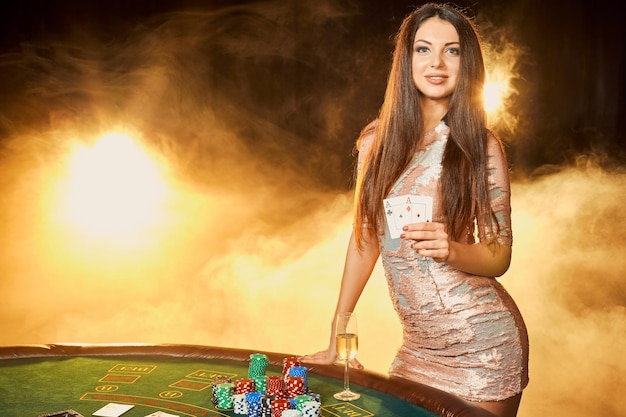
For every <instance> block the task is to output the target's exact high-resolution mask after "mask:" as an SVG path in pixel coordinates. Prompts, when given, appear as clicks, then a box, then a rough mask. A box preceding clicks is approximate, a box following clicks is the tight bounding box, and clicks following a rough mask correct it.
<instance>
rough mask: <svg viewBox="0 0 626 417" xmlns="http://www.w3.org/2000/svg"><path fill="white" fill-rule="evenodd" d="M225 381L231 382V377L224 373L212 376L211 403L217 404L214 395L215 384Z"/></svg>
mask: <svg viewBox="0 0 626 417" xmlns="http://www.w3.org/2000/svg"><path fill="white" fill-rule="evenodd" d="M227 382H231V379H230V378H229V377H227V376H225V375H220V376H216V377H215V378H213V381H212V382H211V402H212V403H213V405H216V404H217V396H216V395H215V388H216V386H217V385H219V384H223V383H227Z"/></svg>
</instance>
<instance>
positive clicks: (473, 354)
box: [359, 122, 528, 401]
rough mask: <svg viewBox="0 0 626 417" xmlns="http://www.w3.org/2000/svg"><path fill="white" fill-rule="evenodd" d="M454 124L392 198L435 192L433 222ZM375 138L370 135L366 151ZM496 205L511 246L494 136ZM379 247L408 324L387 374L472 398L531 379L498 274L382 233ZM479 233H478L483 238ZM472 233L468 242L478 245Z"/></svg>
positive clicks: (515, 314)
mask: <svg viewBox="0 0 626 417" xmlns="http://www.w3.org/2000/svg"><path fill="white" fill-rule="evenodd" d="M449 131H450V130H449V127H448V126H447V125H446V124H445V123H444V122H441V123H440V124H439V125H438V126H437V127H436V128H434V129H433V130H431V131H430V132H428V133H427V134H426V136H425V138H424V144H423V146H422V148H421V149H419V150H418V151H417V152H416V154H415V157H414V158H413V160H412V162H411V164H410V166H409V167H408V168H407V169H406V171H405V172H404V173H403V174H402V176H401V177H400V178H399V179H398V181H397V182H396V184H395V185H394V187H393V189H392V192H391V194H390V195H389V197H394V196H400V195H405V194H415V195H427V196H432V197H433V202H434V203H433V221H441V216H442V213H441V210H440V208H439V207H438V188H439V177H440V173H441V161H442V157H443V151H444V148H445V145H446V142H447V139H448V134H449ZM371 140H372V137H371V136H370V137H367V136H366V137H364V138H363V140H362V141H361V144H360V149H359V151H360V152H359V155H360V157H359V169H360V167H361V165H362V162H363V161H362V159H363V158H362V156H364V155H365V154H366V152H367V151H368V150H369V147H370V146H371ZM488 153H489V157H488V164H489V167H488V168H489V191H490V198H491V206H492V208H493V210H494V212H495V214H496V217H497V219H498V222H499V223H500V227H501V229H502V230H501V232H500V234H499V236H498V240H499V241H500V242H501V243H503V244H508V245H511V243H512V233H511V221H510V212H511V209H510V185H509V178H508V166H507V164H506V159H505V158H504V155H503V152H502V150H501V148H500V144H499V143H498V142H497V140H496V139H495V138H493V137H490V138H489V141H488ZM381 233H382V234H381V236H380V239H379V241H380V253H381V259H382V264H383V267H384V270H385V276H386V278H387V283H388V285H389V293H390V296H391V299H392V301H393V305H394V307H395V309H396V311H397V313H398V317H399V318H400V321H401V323H402V329H403V343H402V346H401V347H400V348H399V350H398V353H397V355H396V357H395V359H394V361H393V363H392V365H391V368H390V370H389V374H390V375H393V376H398V377H402V378H405V379H409V380H413V381H417V382H420V383H423V384H426V385H429V386H432V387H435V388H438V389H441V390H443V391H446V392H449V393H453V394H456V395H458V396H460V397H462V398H465V399H467V400H470V401H498V400H503V399H506V398H509V397H512V396H514V395H516V394H518V393H520V392H521V391H522V389H523V388H524V387H525V386H526V385H527V384H528V335H527V332H526V327H525V325H524V321H523V319H522V316H521V314H520V312H519V310H518V308H517V306H516V305H515V302H514V301H513V299H512V298H511V296H510V295H509V294H508V293H507V291H506V290H505V289H504V287H503V286H502V285H501V284H500V283H499V282H498V281H497V280H496V279H495V278H489V277H482V276H475V275H471V274H467V273H465V272H462V271H459V270H457V269H455V268H452V267H450V266H448V265H446V264H445V263H437V262H435V261H433V260H432V259H431V258H425V257H423V256H420V255H418V254H417V253H416V252H415V250H413V249H412V248H411V247H410V243H411V242H408V241H403V240H401V239H391V238H390V237H389V232H388V228H387V227H386V226H385V231H384V232H382V231H381ZM480 238H481V236H479V239H480ZM473 242H474V237H473V232H472V231H469V233H468V235H467V236H466V242H465V243H473Z"/></svg>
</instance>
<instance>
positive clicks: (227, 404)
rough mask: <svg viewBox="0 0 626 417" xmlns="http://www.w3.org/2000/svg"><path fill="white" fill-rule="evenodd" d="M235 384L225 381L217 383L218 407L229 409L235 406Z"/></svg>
mask: <svg viewBox="0 0 626 417" xmlns="http://www.w3.org/2000/svg"><path fill="white" fill-rule="evenodd" d="M234 389H235V385H234V384H233V383H232V382H223V383H221V384H218V385H216V387H215V397H216V398H217V404H216V405H215V406H216V407H217V408H219V409H222V410H228V409H231V408H233V394H234V392H233V391H234Z"/></svg>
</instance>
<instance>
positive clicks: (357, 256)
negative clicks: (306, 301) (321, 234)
mask: <svg viewBox="0 0 626 417" xmlns="http://www.w3.org/2000/svg"><path fill="white" fill-rule="evenodd" d="M379 254H380V251H379V248H378V240H377V237H376V236H373V237H372V236H368V237H367V239H365V241H364V242H363V249H362V250H359V249H358V247H357V244H356V241H355V239H354V233H353V234H352V235H351V236H350V242H349V243H348V250H347V253H346V259H345V264H344V269H343V275H342V278H341V286H340V290H339V297H338V298H337V305H336V307H335V314H333V321H332V323H331V331H330V340H329V343H328V348H327V349H326V350H323V351H320V352H317V353H314V354H312V355H306V356H303V357H301V360H302V362H306V363H324V364H329V363H333V362H335V360H336V358H337V354H336V352H335V336H336V335H335V319H334V317H335V316H336V314H337V313H338V312H344V311H354V309H355V307H356V304H357V302H358V300H359V298H360V297H361V294H362V293H363V289H364V288H365V285H366V284H367V282H368V281H369V278H370V276H371V274H372V271H373V270H374V267H375V266H376V261H377V260H378V255H379ZM351 363H352V366H354V367H356V368H362V365H361V364H360V363H359V362H358V361H357V360H353V361H351Z"/></svg>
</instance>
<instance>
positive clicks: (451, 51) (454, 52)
mask: <svg viewBox="0 0 626 417" xmlns="http://www.w3.org/2000/svg"><path fill="white" fill-rule="evenodd" d="M446 52H447V53H449V54H450V55H459V54H460V53H461V51H460V50H459V48H448V49H446Z"/></svg>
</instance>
